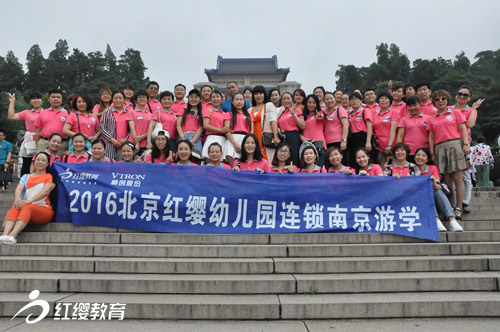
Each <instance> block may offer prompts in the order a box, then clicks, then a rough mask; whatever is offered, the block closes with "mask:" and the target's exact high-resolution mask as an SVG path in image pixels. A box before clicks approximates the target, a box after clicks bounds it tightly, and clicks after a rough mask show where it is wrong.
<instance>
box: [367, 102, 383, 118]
mask: <svg viewBox="0 0 500 332" xmlns="http://www.w3.org/2000/svg"><path fill="white" fill-rule="evenodd" d="M364 108H365V110H367V111H370V113H371V114H372V116H374V115H375V113H376V112H377V111H378V110H380V106H379V105H378V104H375V105H373V106H371V107H370V106H368V105H366V106H364Z"/></svg>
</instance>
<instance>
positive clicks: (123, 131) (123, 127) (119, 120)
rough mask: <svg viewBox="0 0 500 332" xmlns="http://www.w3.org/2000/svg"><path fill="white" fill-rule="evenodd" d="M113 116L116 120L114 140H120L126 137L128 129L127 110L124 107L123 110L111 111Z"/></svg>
mask: <svg viewBox="0 0 500 332" xmlns="http://www.w3.org/2000/svg"><path fill="white" fill-rule="evenodd" d="M113 116H114V117H115V121H116V140H121V139H124V138H126V137H127V135H128V133H129V130H128V117H129V115H128V111H127V110H125V109H124V112H121V113H119V112H117V111H113Z"/></svg>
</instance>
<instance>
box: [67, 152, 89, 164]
mask: <svg viewBox="0 0 500 332" xmlns="http://www.w3.org/2000/svg"><path fill="white" fill-rule="evenodd" d="M63 158H64V159H65V160H66V162H67V163H68V164H82V163H86V162H87V161H88V160H89V155H88V154H87V153H85V154H84V155H83V156H80V157H77V156H75V154H74V153H72V154H70V155H69V156H68V157H63ZM66 158H67V159H66Z"/></svg>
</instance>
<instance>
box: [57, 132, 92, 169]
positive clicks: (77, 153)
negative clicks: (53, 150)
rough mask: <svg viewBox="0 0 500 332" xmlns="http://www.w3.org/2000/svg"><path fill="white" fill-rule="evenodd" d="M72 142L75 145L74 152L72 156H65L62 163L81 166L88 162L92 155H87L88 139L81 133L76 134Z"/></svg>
mask: <svg viewBox="0 0 500 332" xmlns="http://www.w3.org/2000/svg"><path fill="white" fill-rule="evenodd" d="M71 142H72V145H73V149H72V152H71V154H65V155H64V156H63V158H62V162H63V163H68V164H81V163H84V162H87V161H88V160H89V158H90V155H89V154H88V153H87V147H86V143H87V139H86V138H85V136H84V135H83V134H80V133H77V134H74V135H73V140H72V141H71Z"/></svg>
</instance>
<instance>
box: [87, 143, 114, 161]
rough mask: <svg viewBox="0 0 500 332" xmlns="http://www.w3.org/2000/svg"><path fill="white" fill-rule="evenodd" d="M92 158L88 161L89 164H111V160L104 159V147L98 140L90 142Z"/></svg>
mask: <svg viewBox="0 0 500 332" xmlns="http://www.w3.org/2000/svg"><path fill="white" fill-rule="evenodd" d="M90 151H92V157H90V159H89V160H88V162H89V163H112V162H114V160H113V159H111V158H109V157H106V145H105V143H104V141H103V140H101V139H100V138H98V139H96V140H95V141H93V142H92V148H91V150H90Z"/></svg>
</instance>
